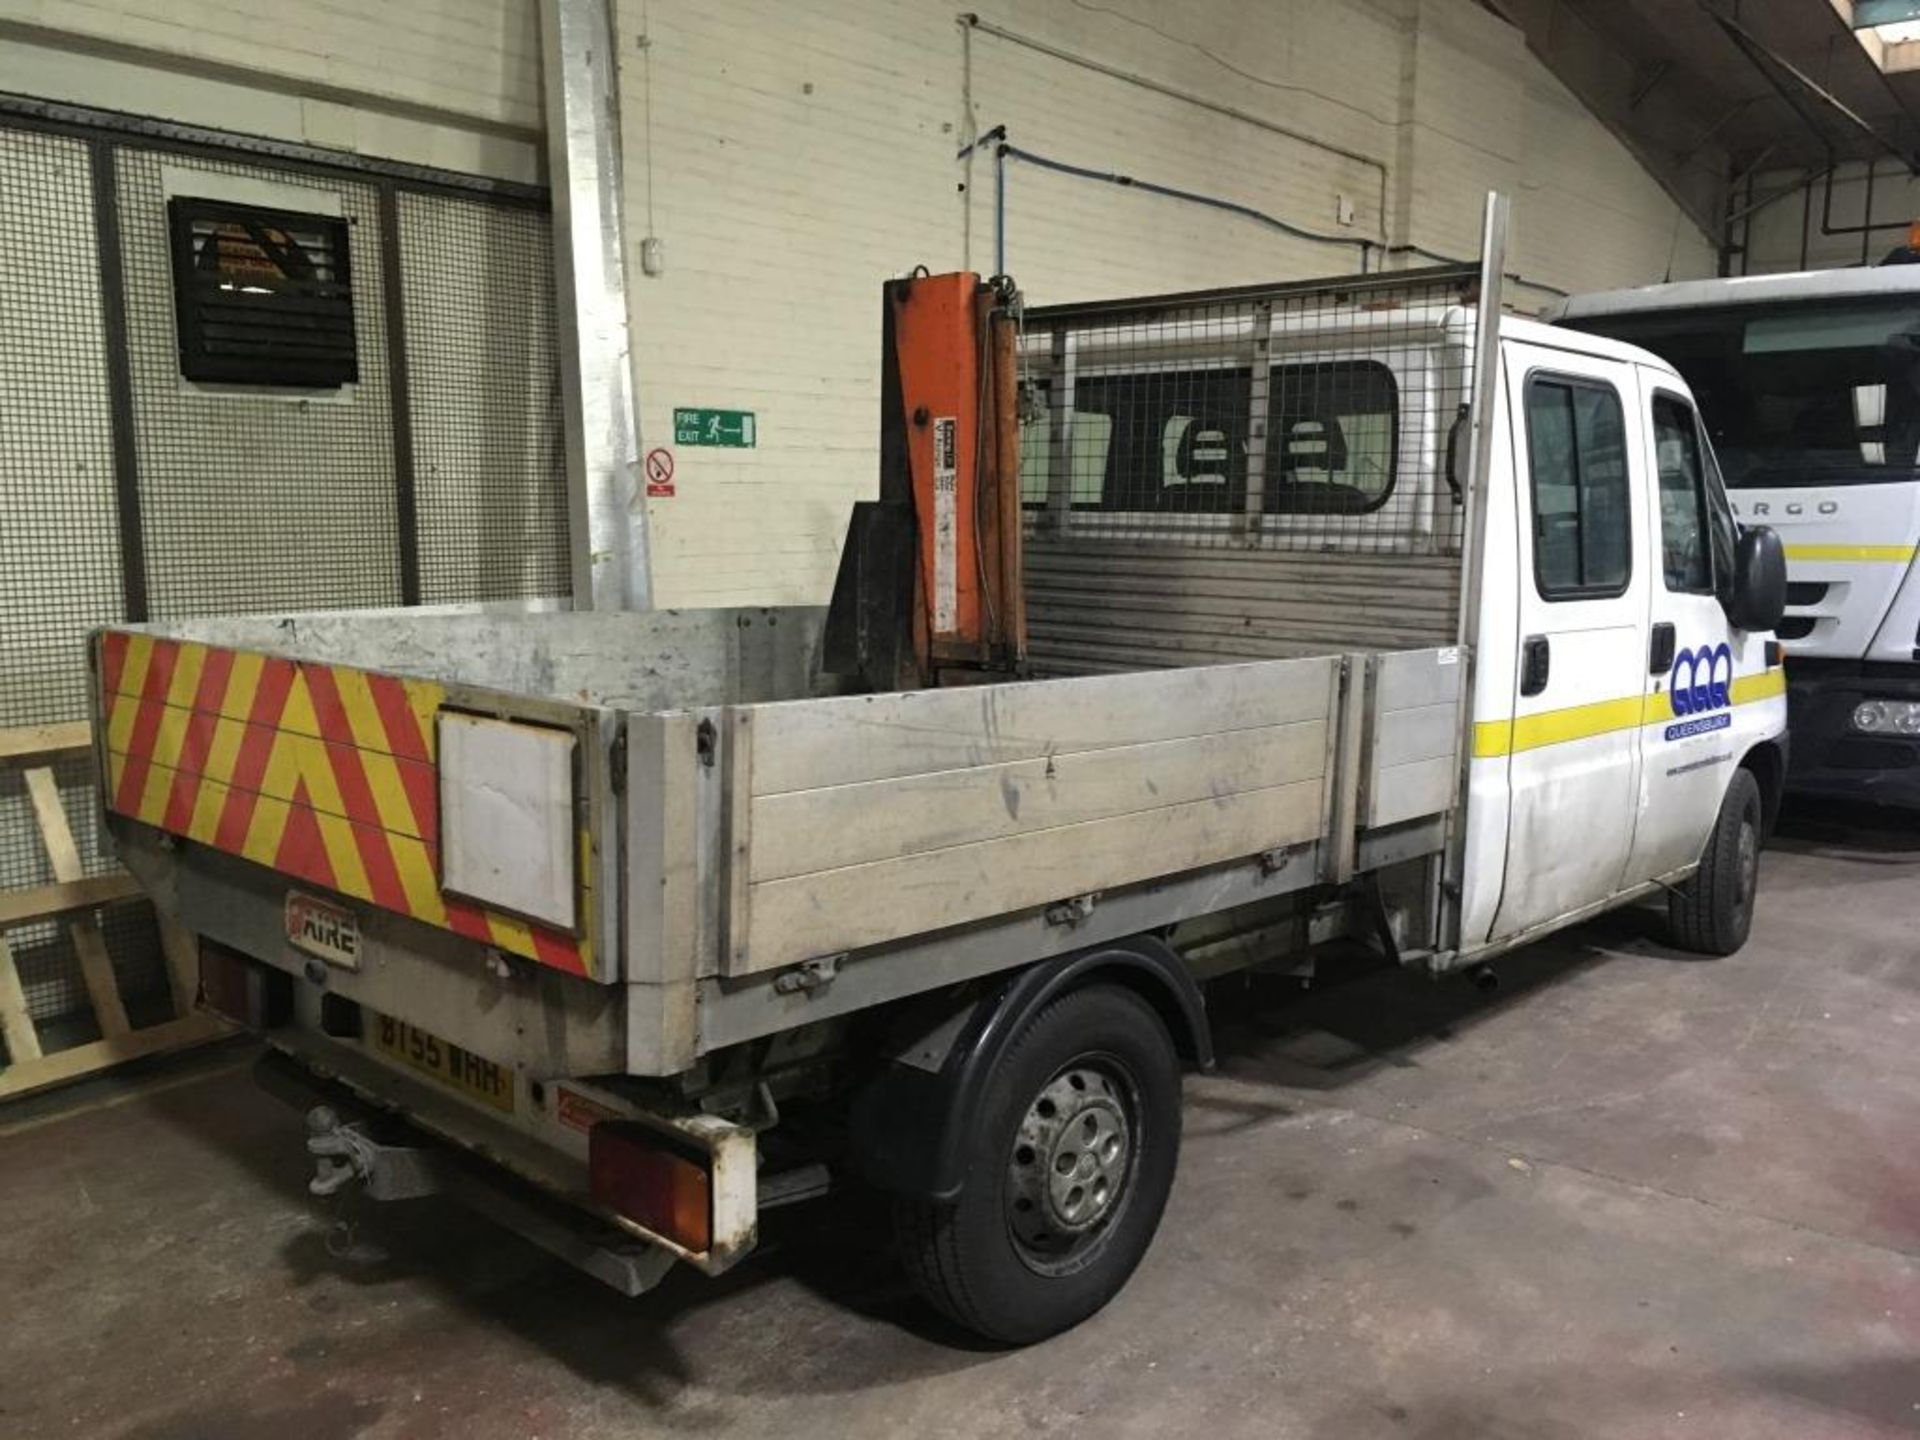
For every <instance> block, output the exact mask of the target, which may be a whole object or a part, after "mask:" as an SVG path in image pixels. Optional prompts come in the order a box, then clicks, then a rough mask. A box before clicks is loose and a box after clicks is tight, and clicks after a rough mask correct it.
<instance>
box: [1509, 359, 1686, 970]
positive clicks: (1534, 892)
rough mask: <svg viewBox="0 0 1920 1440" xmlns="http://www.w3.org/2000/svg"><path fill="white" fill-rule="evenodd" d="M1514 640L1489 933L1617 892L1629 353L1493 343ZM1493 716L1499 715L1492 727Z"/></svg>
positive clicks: (1629, 475)
mask: <svg viewBox="0 0 1920 1440" xmlns="http://www.w3.org/2000/svg"><path fill="white" fill-rule="evenodd" d="M1506 382H1507V386H1508V400H1509V409H1510V413H1511V414H1512V416H1513V445H1514V455H1515V458H1516V461H1517V462H1518V463H1517V464H1516V466H1515V470H1516V482H1517V484H1516V488H1517V492H1518V493H1517V495H1516V497H1515V498H1516V501H1517V504H1518V517H1519V520H1520V524H1519V525H1518V526H1517V527H1516V534H1515V540H1516V544H1517V551H1518V553H1517V555H1516V556H1515V564H1516V574H1515V580H1516V584H1517V590H1518V602H1519V603H1518V607H1517V613H1518V621H1519V624H1518V634H1517V636H1516V643H1517V646H1518V653H1517V665H1516V679H1517V683H1516V687H1515V695H1514V708H1513V719H1512V721H1511V722H1506V723H1505V724H1504V728H1503V729H1502V730H1501V733H1484V732H1485V729H1486V727H1476V730H1475V737H1474V742H1475V753H1476V755H1480V756H1485V755H1486V754H1487V753H1489V750H1490V749H1495V748H1496V747H1498V748H1504V750H1505V753H1506V756H1507V767H1508V788H1509V795H1510V806H1511V809H1510V818H1509V821H1508V829H1507V863H1506V880H1505V884H1504V888H1503V890H1502V893H1501V898H1500V908H1499V911H1498V913H1497V915H1496V917H1495V921H1494V926H1493V932H1492V938H1494V939H1500V938H1503V937H1506V936H1510V935H1516V934H1519V933H1521V932H1523V931H1526V930H1529V929H1531V928H1533V927H1534V926H1537V925H1541V924H1545V923H1547V922H1549V921H1552V920H1555V919H1558V918H1559V917H1561V916H1563V915H1566V914H1568V913H1569V912H1571V911H1574V910H1578V909H1581V908H1583V907H1586V906H1589V905H1593V904H1596V903H1598V902H1600V901H1604V900H1606V899H1607V898H1609V897H1610V896H1612V895H1614V894H1615V893H1617V892H1618V891H1619V889H1620V888H1621V885H1622V883H1623V878H1624V876H1625V873H1626V869H1627V860H1628V855H1629V852H1630V850H1631V847H1632V844H1633V835H1634V814H1635V810H1636V797H1637V792H1638V783H1639V774H1638V767H1639V763H1640V746H1639V727H1640V712H1641V704H1642V696H1643V693H1644V690H1645V679H1644V677H1645V674H1646V648H1645V647H1646V632H1647V596H1648V575H1647V572H1648V568H1649V567H1648V559H1649V555H1648V550H1649V546H1648V542H1647V527H1646V515H1645V509H1646V501H1645V498H1644V497H1645V483H1644V477H1645V470H1646V451H1645V446H1644V444H1643V443H1642V441H1641V430H1642V424H1641V422H1640V420H1639V406H1640V395H1639V390H1638V388H1637V387H1638V382H1637V380H1636V377H1635V374H1634V367H1633V366H1632V365H1631V364H1629V363H1627V362H1625V361H1620V360H1614V359H1610V358H1606V357H1602V356H1596V355H1590V354H1582V353H1580V352H1579V351H1577V350H1561V349H1557V348H1550V347H1548V346H1544V345H1531V344H1510V345H1509V346H1507V347H1506ZM1495 728H1496V729H1499V728H1500V727H1495Z"/></svg>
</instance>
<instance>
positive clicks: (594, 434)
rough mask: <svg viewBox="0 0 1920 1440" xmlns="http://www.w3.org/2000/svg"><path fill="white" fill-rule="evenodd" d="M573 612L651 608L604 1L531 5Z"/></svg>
mask: <svg viewBox="0 0 1920 1440" xmlns="http://www.w3.org/2000/svg"><path fill="white" fill-rule="evenodd" d="M540 43H541V70H542V78H543V79H544V81H545V85H546V104H547V154H548V164H549V168H550V170H551V172H552V173H551V180H552V186H553V225H554V255H553V271H554V281H555V285H556V288H557V289H558V292H559V307H558V308H559V321H560V324H559V338H560V385H561V396H562V400H563V402H564V406H565V429H566V442H567V512H568V529H569V533H570V536H571V540H572V548H573V603H574V606H575V608H576V609H581V610H586V609H593V610H647V609H651V608H652V606H653V583H652V580H653V576H652V566H651V563H650V559H649V554H648V546H647V511H646V500H645V497H644V495H643V494H642V491H641V487H640V484H639V478H638V471H639V445H640V431H639V416H638V413H637V410H636V407H635V403H634V389H633V371H632V366H631V359H632V357H631V346H630V340H629V335H628V327H627V284H626V254H625V236H626V231H625V228H624V226H623V225H622V224H621V215H620V188H621V169H620V99H619V66H618V62H617V57H616V55H615V52H614V32H613V15H612V4H611V0H541V4H540Z"/></svg>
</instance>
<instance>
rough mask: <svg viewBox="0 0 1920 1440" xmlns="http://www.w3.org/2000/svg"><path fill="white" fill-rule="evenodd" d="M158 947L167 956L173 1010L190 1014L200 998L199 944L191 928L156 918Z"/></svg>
mask: <svg viewBox="0 0 1920 1440" xmlns="http://www.w3.org/2000/svg"><path fill="white" fill-rule="evenodd" d="M160 949H161V950H162V952H164V954H165V955H166V959H167V984H168V985H169V986H170V987H171V988H172V990H173V1013H174V1014H175V1015H179V1016H187V1015H191V1014H193V1007H194V1004H195V1003H196V1002H197V1001H198V1000H199V998H200V944H199V940H198V937H196V936H195V935H194V933H193V932H192V931H191V930H188V929H185V928H184V927H182V926H181V925H179V924H177V923H176V922H174V921H172V920H169V919H167V918H166V917H165V916H164V915H163V916H161V917H160Z"/></svg>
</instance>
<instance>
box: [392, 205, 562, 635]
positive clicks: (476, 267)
mask: <svg viewBox="0 0 1920 1440" xmlns="http://www.w3.org/2000/svg"><path fill="white" fill-rule="evenodd" d="M399 217H400V226H399V229H400V257H401V264H400V279H401V285H402V291H403V301H402V309H403V312H404V314H405V316H406V320H405V329H406V346H407V380H408V389H409V392H410V395H411V397H412V401H411V404H412V431H413V454H414V475H415V480H414V493H415V504H416V507H417V511H416V513H417V516H418V533H419V540H420V598H421V599H422V600H423V601H426V602H428V603H434V602H441V601H452V600H500V599H513V598H522V597H546V596H564V595H566V594H567V593H568V592H569V586H570V582H569V570H568V565H569V558H568V550H567V496H566V457H565V452H564V449H563V443H564V440H563V432H562V429H561V423H560V388H559V376H560V371H559V357H558V354H557V352H556V350H555V342H554V309H553V249H552V231H551V227H550V225H549V223H548V218H547V216H546V215H545V214H544V213H541V212H536V211H529V210H514V209H504V208H502V207H500V206H496V205H485V204H480V203H477V202H474V201H469V200H461V199H456V198H452V197H448V196H442V195H428V194H402V195H401V196H400V197H399Z"/></svg>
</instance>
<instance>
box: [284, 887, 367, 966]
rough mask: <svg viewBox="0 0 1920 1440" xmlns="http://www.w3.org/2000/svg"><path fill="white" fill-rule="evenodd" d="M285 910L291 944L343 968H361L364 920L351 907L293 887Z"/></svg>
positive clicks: (288, 938) (288, 894)
mask: <svg viewBox="0 0 1920 1440" xmlns="http://www.w3.org/2000/svg"><path fill="white" fill-rule="evenodd" d="M284 913H285V918H286V934H287V943H288V944H289V945H291V946H293V947H294V948H295V949H297V950H304V951H306V952H307V953H308V954H309V955H318V956H319V957H320V958H321V959H322V960H324V961H326V962H327V963H328V964H329V965H338V966H339V967H340V968H341V969H342V970H358V969H359V968H360V921H359V920H358V918H356V917H355V915H354V913H353V912H352V911H351V910H348V909H346V908H344V907H343V906H339V905H334V904H332V903H330V902H328V901H326V900H322V899H321V898H320V897H319V896H317V895H308V894H306V893H305V892H303V891H300V890H289V891H288V892H287V902H286V908H285V912H284Z"/></svg>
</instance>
